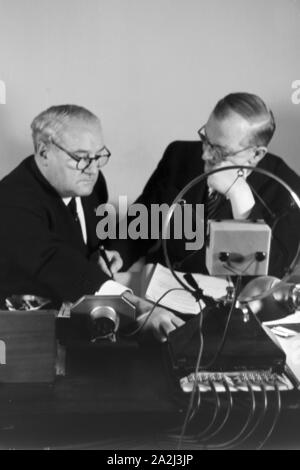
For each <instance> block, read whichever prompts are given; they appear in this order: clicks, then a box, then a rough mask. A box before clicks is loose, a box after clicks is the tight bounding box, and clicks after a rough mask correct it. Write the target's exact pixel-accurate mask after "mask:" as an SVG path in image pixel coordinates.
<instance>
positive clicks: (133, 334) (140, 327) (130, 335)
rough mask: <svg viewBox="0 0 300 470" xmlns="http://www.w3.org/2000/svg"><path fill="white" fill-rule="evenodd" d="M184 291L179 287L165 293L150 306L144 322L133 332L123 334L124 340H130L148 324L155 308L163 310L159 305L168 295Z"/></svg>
mask: <svg viewBox="0 0 300 470" xmlns="http://www.w3.org/2000/svg"><path fill="white" fill-rule="evenodd" d="M184 290H185V289H183V288H181V287H178V288H173V289H169V290H168V291H166V292H165V293H164V294H163V295H162V296H161V297H160V298H159V299H158V300H157V301H156V302H155V304H154V305H153V306H152V308H151V309H150V311H149V313H148V315H147V317H146V318H145V320H144V322H143V323H142V324H141V325H140V326H139V327H138V328H136V329H135V330H133V331H131V332H130V333H126V334H125V333H123V336H124V337H126V338H130V337H132V336H135V335H136V334H138V333H139V332H140V331H141V330H142V329H143V328H144V327H145V325H146V324H147V323H148V321H149V318H150V317H151V315H152V314H153V312H154V310H155V309H156V307H162V308H165V307H164V306H163V305H160V302H161V301H162V300H163V299H164V298H165V297H166V296H167V295H168V294H170V293H171V292H174V291H184Z"/></svg>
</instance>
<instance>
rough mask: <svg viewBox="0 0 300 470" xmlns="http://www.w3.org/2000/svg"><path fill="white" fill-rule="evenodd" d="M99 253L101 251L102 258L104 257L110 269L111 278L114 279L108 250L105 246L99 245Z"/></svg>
mask: <svg viewBox="0 0 300 470" xmlns="http://www.w3.org/2000/svg"><path fill="white" fill-rule="evenodd" d="M99 253H100V255H101V256H102V258H103V259H104V261H105V264H106V266H107V269H108V271H109V274H110V276H111V278H112V279H113V278H114V275H113V273H112V271H111V268H110V261H109V259H108V257H107V254H106V251H105V248H104V246H103V245H101V246H100V247H99Z"/></svg>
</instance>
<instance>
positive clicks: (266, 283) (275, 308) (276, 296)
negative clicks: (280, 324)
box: [238, 276, 300, 321]
mask: <svg viewBox="0 0 300 470" xmlns="http://www.w3.org/2000/svg"><path fill="white" fill-rule="evenodd" d="M276 286H277V287H276ZM271 289H272V291H271V292H270V293H269V294H268V291H269V290H271ZM255 297H257V298H255ZM251 299H253V300H251ZM238 300H239V302H240V303H241V304H245V303H246V304H247V305H248V307H250V309H251V310H252V312H253V313H254V314H256V315H258V316H259V319H260V320H261V321H269V320H275V319H278V318H282V317H285V316H287V315H290V314H291V313H294V312H295V311H296V310H299V309H300V284H297V283H289V282H282V281H281V280H280V279H278V278H277V277H273V276H262V277H258V278H256V279H253V280H252V281H250V282H249V283H248V284H247V285H246V286H245V288H244V289H243V290H242V292H241V294H240V295H239V298H238Z"/></svg>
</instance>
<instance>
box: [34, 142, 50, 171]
mask: <svg viewBox="0 0 300 470" xmlns="http://www.w3.org/2000/svg"><path fill="white" fill-rule="evenodd" d="M36 155H37V156H38V157H39V160H40V163H41V164H42V165H44V166H47V165H48V147H47V145H46V144H45V143H44V142H39V144H38V146H37V150H36Z"/></svg>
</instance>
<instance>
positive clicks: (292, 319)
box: [264, 312, 300, 326]
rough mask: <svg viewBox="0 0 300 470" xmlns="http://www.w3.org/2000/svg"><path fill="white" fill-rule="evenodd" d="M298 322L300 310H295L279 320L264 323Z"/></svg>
mask: <svg viewBox="0 0 300 470" xmlns="http://www.w3.org/2000/svg"><path fill="white" fill-rule="evenodd" d="M296 323H300V312H295V313H293V314H292V315H288V316H287V317H283V318H279V320H273V321H266V322H264V325H267V326H272V325H291V324H296Z"/></svg>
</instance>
